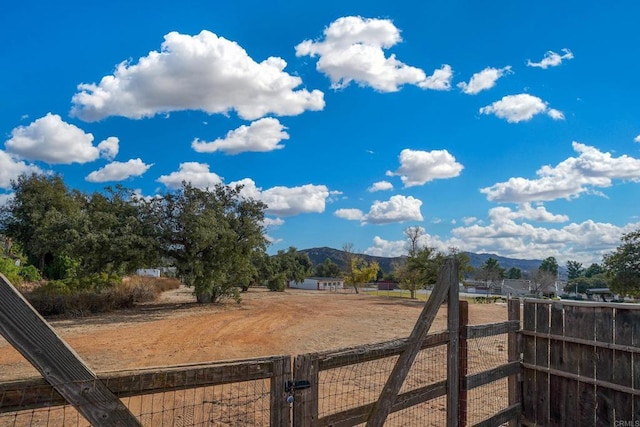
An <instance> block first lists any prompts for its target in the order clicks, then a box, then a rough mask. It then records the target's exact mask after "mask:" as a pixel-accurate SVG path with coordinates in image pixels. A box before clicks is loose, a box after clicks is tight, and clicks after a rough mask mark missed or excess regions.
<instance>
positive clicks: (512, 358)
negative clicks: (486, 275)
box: [460, 298, 522, 427]
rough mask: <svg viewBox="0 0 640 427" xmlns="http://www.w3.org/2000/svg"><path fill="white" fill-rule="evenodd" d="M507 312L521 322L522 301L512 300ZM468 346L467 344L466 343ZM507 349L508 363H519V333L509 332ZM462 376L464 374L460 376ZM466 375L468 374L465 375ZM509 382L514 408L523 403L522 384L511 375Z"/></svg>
mask: <svg viewBox="0 0 640 427" xmlns="http://www.w3.org/2000/svg"><path fill="white" fill-rule="evenodd" d="M507 311H508V315H509V320H517V321H518V322H520V299H519V298H516V299H510V300H509V301H508V302H507ZM465 346H466V342H465ZM507 347H508V350H507V351H508V361H509V362H519V361H520V348H519V346H518V333H517V332H509V334H508V335H507ZM460 375H462V373H461V374H460ZM465 375H466V373H465ZM507 381H508V387H509V406H513V405H515V404H517V403H522V387H521V385H522V383H521V382H520V378H519V375H510V376H509V379H508V380H507ZM517 425H518V420H512V421H510V422H509V427H516V426H517Z"/></svg>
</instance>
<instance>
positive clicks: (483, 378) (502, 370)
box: [464, 361, 521, 390]
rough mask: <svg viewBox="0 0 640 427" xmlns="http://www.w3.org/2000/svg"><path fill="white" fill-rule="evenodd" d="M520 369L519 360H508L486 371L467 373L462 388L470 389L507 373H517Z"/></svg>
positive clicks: (502, 376)
mask: <svg viewBox="0 0 640 427" xmlns="http://www.w3.org/2000/svg"><path fill="white" fill-rule="evenodd" d="M520 371H521V367H520V361H514V362H509V363H507V364H504V365H500V366H497V367H495V368H492V369H489V370H487V371H483V372H478V373H477V374H473V375H468V376H467V377H466V378H465V379H464V388H466V389H467V390H472V389H474V388H476V387H481V386H483V385H485V384H489V383H492V382H494V381H497V380H499V379H502V378H504V377H508V376H509V375H515V374H518V373H519V372H520Z"/></svg>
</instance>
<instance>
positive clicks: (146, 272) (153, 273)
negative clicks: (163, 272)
mask: <svg viewBox="0 0 640 427" xmlns="http://www.w3.org/2000/svg"><path fill="white" fill-rule="evenodd" d="M136 274H137V275H138V276H144V277H160V269H159V268H139V269H137V270H136Z"/></svg>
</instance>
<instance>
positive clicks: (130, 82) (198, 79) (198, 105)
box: [71, 30, 325, 121]
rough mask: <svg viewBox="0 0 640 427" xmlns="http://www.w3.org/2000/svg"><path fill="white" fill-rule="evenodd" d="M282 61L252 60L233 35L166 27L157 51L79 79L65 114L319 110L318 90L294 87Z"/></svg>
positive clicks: (255, 114) (256, 114) (254, 115)
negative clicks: (95, 77)
mask: <svg viewBox="0 0 640 427" xmlns="http://www.w3.org/2000/svg"><path fill="white" fill-rule="evenodd" d="M286 65H287V64H286V62H285V61H284V60H283V59H281V58H277V57H269V58H267V59H265V60H264V61H262V62H259V63H258V62H256V61H254V60H253V59H252V58H251V57H250V56H249V55H248V54H247V52H246V51H245V50H244V49H243V48H242V47H241V46H240V45H238V44H237V43H236V42H233V41H230V40H227V39H225V38H223V37H218V36H217V35H216V34H214V33H212V32H210V31H206V30H204V31H202V32H200V34H197V35H194V36H191V35H187V34H180V33H177V32H175V31H174V32H170V33H168V34H167V35H165V36H164V42H163V43H162V48H161V50H160V51H159V52H158V51H152V52H149V54H148V55H147V56H145V57H141V58H140V59H139V60H138V62H137V63H136V64H130V63H128V62H126V61H125V62H122V63H120V64H119V65H118V66H117V67H116V70H115V72H114V73H113V74H112V75H107V76H104V77H103V78H102V79H101V80H100V83H98V84H95V83H82V84H80V85H79V86H78V89H79V92H78V93H76V94H75V95H74V96H73V99H72V101H73V108H72V110H71V113H72V115H74V116H77V117H79V118H81V119H82V120H85V121H96V120H100V119H103V118H105V117H108V116H124V117H128V118H133V119H139V118H142V117H152V116H154V115H156V114H158V113H168V112H172V111H180V110H202V111H205V112H207V113H210V114H214V113H227V112H228V111H230V110H235V111H237V113H238V114H239V115H240V117H242V118H244V119H247V120H255V119H258V118H260V117H263V116H265V115H267V114H269V113H273V114H276V115H281V116H291V115H298V114H301V113H303V112H304V111H306V110H322V109H323V108H324V105H325V104H324V94H323V93H322V92H320V91H319V90H314V91H312V92H309V91H308V90H306V89H297V90H296V88H297V87H299V86H300V85H301V84H302V79H301V78H300V77H297V76H293V75H290V74H288V73H286V72H285V71H284V68H285V67H286Z"/></svg>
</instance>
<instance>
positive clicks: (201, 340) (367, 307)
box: [0, 288, 507, 381]
mask: <svg viewBox="0 0 640 427" xmlns="http://www.w3.org/2000/svg"><path fill="white" fill-rule="evenodd" d="M193 301H194V298H193V296H192V295H191V290H190V289H184V288H183V289H178V290H176V291H172V292H169V293H166V294H165V295H164V296H163V299H162V301H160V302H158V303H154V304H150V305H144V306H140V307H137V308H135V309H132V310H127V311H121V312H118V313H111V314H106V315H101V316H92V317H88V318H80V319H70V320H50V322H51V324H52V325H53V327H54V328H55V329H56V331H58V333H59V334H60V335H61V336H62V337H63V338H64V339H65V340H66V341H67V342H68V343H69V344H70V345H71V346H72V347H73V348H74V350H75V351H76V352H77V353H78V354H79V355H80V356H81V357H82V358H83V360H84V361H85V362H86V363H87V364H88V365H89V366H90V367H91V368H92V369H93V370H94V371H96V372H104V371H113V370H121V369H132V368H143V367H151V366H163V365H174V364H186V363H197V362H208V361H217V360H228V359H238V358H247V357H254V356H269V355H277V354H291V355H296V354H301V353H307V352H313V351H321V350H330V349H339V348H342V347H349V346H355V345H359V344H367V343H375V342H381V341H387V340H391V339H395V338H403V337H407V336H408V335H409V333H410V331H411V329H412V328H413V325H414V323H415V321H416V319H417V318H418V315H419V314H420V311H421V310H422V307H423V305H424V302H418V301H410V300H407V299H400V298H389V297H382V296H371V295H362V294H361V295H355V294H336V293H326V292H318V291H302V290H293V289H292V290H287V291H286V292H284V293H275V292H268V291H266V290H264V289H250V290H249V292H247V293H245V294H243V302H242V303H241V304H235V303H233V302H229V303H227V304H224V305H211V306H203V305H198V304H195V303H194V302H193ZM469 315H470V321H471V323H474V324H478V323H490V322H499V321H503V320H506V319H507V309H506V306H505V305H501V304H470V306H469ZM445 326H446V308H444V307H443V309H441V310H440V312H439V314H438V317H437V318H436V322H435V324H434V326H433V327H432V330H442V329H444V328H445ZM35 375H38V373H37V372H36V371H35V369H33V368H32V367H31V366H30V365H29V364H28V362H26V361H25V360H24V358H23V357H22V356H21V355H20V354H19V353H18V352H17V351H15V350H14V349H13V348H12V347H11V346H9V345H8V344H7V343H6V341H4V340H3V339H1V338H0V381H3V380H8V379H16V378H24V377H28V376H35Z"/></svg>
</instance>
